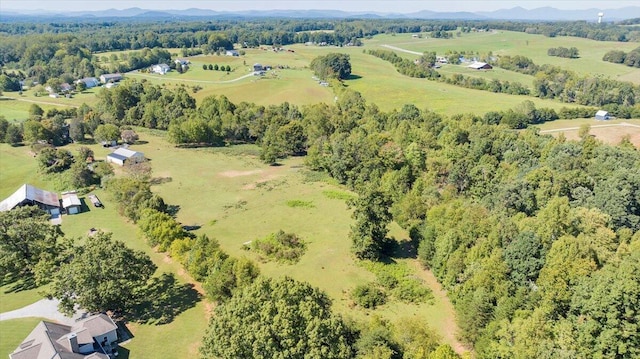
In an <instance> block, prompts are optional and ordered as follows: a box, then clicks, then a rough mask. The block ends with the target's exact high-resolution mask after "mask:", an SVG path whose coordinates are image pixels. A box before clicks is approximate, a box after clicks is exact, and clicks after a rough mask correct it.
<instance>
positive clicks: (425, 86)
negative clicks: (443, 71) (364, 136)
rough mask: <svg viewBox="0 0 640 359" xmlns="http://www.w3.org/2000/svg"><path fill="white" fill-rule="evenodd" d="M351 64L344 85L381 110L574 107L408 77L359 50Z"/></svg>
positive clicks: (454, 111) (479, 111)
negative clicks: (410, 107) (527, 103)
mask: <svg viewBox="0 0 640 359" xmlns="http://www.w3.org/2000/svg"><path fill="white" fill-rule="evenodd" d="M351 63H352V68H353V71H352V74H353V75H355V76H354V78H355V79H353V80H347V81H345V84H346V86H348V87H349V88H351V89H353V90H355V91H358V92H361V93H362V94H363V96H364V98H365V99H367V101H368V102H369V103H375V104H376V105H377V106H378V107H379V108H380V109H381V110H384V111H389V110H392V109H397V108H399V107H401V106H402V105H403V104H407V103H413V104H415V105H416V106H417V107H418V108H421V109H425V108H427V109H430V110H432V111H435V112H438V113H442V114H445V115H453V114H459V113H474V114H477V115H483V114H484V113H486V112H489V111H500V110H505V109H509V108H513V107H516V106H518V105H519V104H521V103H522V102H523V101H526V100H530V101H533V102H534V103H535V105H536V107H549V108H553V109H556V110H558V109H560V108H562V107H574V106H576V105H572V104H565V103H561V102H559V101H552V100H542V99H538V98H535V97H531V96H516V95H507V94H499V93H493V92H489V91H481V90H472V89H467V88H463V87H459V86H454V85H448V84H445V83H441V82H436V81H430V80H427V79H418V78H411V77H408V76H404V75H402V74H400V73H398V72H397V71H396V69H395V68H394V67H393V65H392V64H390V63H389V62H387V61H384V60H382V59H379V58H377V57H375V56H372V55H366V54H363V53H361V52H352V54H351ZM465 70H466V69H465ZM469 70H470V69H469Z"/></svg>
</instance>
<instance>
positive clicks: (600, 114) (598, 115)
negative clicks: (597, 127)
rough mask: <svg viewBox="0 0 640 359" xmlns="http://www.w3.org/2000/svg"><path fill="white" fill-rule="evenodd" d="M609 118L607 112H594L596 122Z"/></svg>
mask: <svg viewBox="0 0 640 359" xmlns="http://www.w3.org/2000/svg"><path fill="white" fill-rule="evenodd" d="M610 118H611V116H610V115H609V112H607V111H605V110H600V111H598V112H596V120H608V119H610Z"/></svg>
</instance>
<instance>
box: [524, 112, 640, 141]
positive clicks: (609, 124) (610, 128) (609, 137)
mask: <svg viewBox="0 0 640 359" xmlns="http://www.w3.org/2000/svg"><path fill="white" fill-rule="evenodd" d="M585 124H588V125H589V126H591V129H590V130H589V133H590V134H591V135H593V136H595V138H597V139H599V140H601V141H602V142H604V143H608V144H619V143H620V141H622V139H623V138H624V136H629V141H630V142H631V143H633V144H634V145H635V146H636V147H638V148H640V120H637V119H636V120H609V121H595V120H593V119H579V120H558V121H553V122H548V123H545V124H542V125H539V126H536V127H538V128H540V133H541V134H551V135H553V136H558V135H560V134H561V133H563V134H564V136H565V137H566V138H567V140H579V139H580V138H579V136H578V133H579V132H580V126H582V125H585Z"/></svg>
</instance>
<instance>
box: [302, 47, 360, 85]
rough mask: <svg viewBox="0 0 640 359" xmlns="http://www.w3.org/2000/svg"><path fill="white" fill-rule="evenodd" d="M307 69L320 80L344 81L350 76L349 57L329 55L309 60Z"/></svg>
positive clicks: (335, 54)
mask: <svg viewBox="0 0 640 359" xmlns="http://www.w3.org/2000/svg"><path fill="white" fill-rule="evenodd" d="M309 67H310V68H311V69H312V70H313V72H314V73H315V74H316V76H318V78H320V79H322V80H328V79H336V80H345V79H347V78H348V77H349V75H351V63H350V62H349V55H347V54H339V53H330V54H326V55H324V56H318V57H316V58H315V59H313V60H311V64H310V65H309Z"/></svg>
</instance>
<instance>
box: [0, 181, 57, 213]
mask: <svg viewBox="0 0 640 359" xmlns="http://www.w3.org/2000/svg"><path fill="white" fill-rule="evenodd" d="M20 206H38V207H39V208H40V209H43V210H45V211H47V212H49V213H50V214H51V215H53V216H57V215H59V214H60V200H59V199H58V195H57V194H55V193H53V192H49V191H45V190H43V189H40V188H36V187H34V186H32V185H30V184H23V185H22V186H21V187H20V188H18V190H17V191H15V192H14V193H13V194H12V195H11V196H9V197H7V198H6V199H5V200H3V201H2V202H0V212H4V211H10V210H12V209H14V208H16V207H20Z"/></svg>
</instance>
